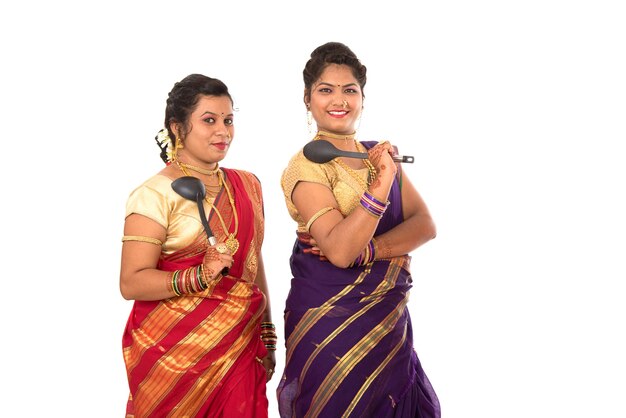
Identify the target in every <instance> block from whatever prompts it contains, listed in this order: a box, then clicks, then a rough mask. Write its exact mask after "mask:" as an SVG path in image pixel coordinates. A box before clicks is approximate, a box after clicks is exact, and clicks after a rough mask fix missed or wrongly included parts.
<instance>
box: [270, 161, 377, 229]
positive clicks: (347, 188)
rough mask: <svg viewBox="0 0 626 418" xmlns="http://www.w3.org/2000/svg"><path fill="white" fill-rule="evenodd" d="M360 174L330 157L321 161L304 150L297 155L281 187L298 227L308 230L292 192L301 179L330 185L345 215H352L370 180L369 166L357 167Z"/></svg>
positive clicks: (283, 176)
mask: <svg viewBox="0 0 626 418" xmlns="http://www.w3.org/2000/svg"><path fill="white" fill-rule="evenodd" d="M353 172H354V173H356V175H358V176H360V177H361V179H360V180H358V179H356V178H354V177H353V175H351V174H350V173H348V172H347V171H346V170H345V169H344V168H343V167H342V166H340V165H339V164H338V163H337V162H335V161H334V160H333V161H330V162H328V163H325V164H318V163H314V162H311V161H309V160H307V159H306V157H305V156H304V154H303V153H302V150H300V151H299V152H298V153H297V154H296V155H294V156H293V157H292V158H291V160H290V161H289V164H288V165H287V168H285V170H284V171H283V174H282V177H281V187H282V190H283V194H284V197H285V202H286V204H287V210H288V211H289V215H290V216H291V217H292V218H293V220H294V221H296V222H297V223H298V231H305V230H306V228H305V225H306V222H305V221H304V220H303V219H302V218H301V216H300V214H299V213H298V210H297V209H296V207H295V205H294V204H293V201H292V200H291V194H292V192H293V189H294V188H295V187H296V185H297V184H298V183H299V182H301V181H306V182H311V183H318V184H321V185H324V186H326V187H328V188H329V189H330V190H331V192H332V193H333V195H334V196H335V200H336V201H337V204H338V208H339V211H340V212H341V214H342V215H343V216H348V215H349V214H350V212H352V211H353V210H354V208H355V207H356V206H357V205H358V204H359V199H360V197H361V195H362V194H363V191H364V188H363V185H362V184H363V183H365V181H366V180H367V176H368V170H367V168H365V166H364V167H363V169H358V170H353Z"/></svg>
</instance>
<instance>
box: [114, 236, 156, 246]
mask: <svg viewBox="0 0 626 418" xmlns="http://www.w3.org/2000/svg"><path fill="white" fill-rule="evenodd" d="M124 241H139V242H147V243H150V244H154V245H163V243H162V242H161V241H160V240H158V239H156V238H152V237H143V236H141V235H124V236H123V237H122V242H124Z"/></svg>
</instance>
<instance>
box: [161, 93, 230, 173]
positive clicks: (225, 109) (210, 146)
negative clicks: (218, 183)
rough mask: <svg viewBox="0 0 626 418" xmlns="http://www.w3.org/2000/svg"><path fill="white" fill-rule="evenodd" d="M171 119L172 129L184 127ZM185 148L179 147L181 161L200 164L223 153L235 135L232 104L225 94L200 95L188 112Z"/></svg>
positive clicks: (219, 157) (219, 159) (214, 161)
mask: <svg viewBox="0 0 626 418" xmlns="http://www.w3.org/2000/svg"><path fill="white" fill-rule="evenodd" d="M179 128H181V127H180V126H179V125H178V124H177V123H172V131H174V132H183V131H185V130H181V129H179ZM186 131H187V135H185V136H184V137H183V144H184V148H182V149H180V150H179V151H178V158H180V161H181V162H184V163H186V164H191V165H199V166H203V167H207V166H211V165H213V164H214V163H216V162H218V161H221V160H223V159H224V157H226V153H227V152H228V149H229V147H230V143H231V141H232V139H233V138H234V136H235V127H234V124H233V106H232V103H231V100H230V98H229V97H228V96H205V95H202V96H200V98H199V100H198V103H197V105H196V107H195V109H194V110H193V112H192V113H191V115H190V116H189V120H188V122H187V129H186Z"/></svg>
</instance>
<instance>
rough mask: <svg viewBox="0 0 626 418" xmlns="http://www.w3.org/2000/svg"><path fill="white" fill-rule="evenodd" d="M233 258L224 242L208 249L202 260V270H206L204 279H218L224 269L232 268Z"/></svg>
mask: <svg viewBox="0 0 626 418" xmlns="http://www.w3.org/2000/svg"><path fill="white" fill-rule="evenodd" d="M233 262H234V260H233V256H232V255H231V254H230V251H229V250H228V247H226V244H224V243H223V242H220V243H217V244H215V245H212V246H210V247H209V248H207V250H206V253H205V254H204V259H203V260H202V269H203V270H204V278H205V279H206V280H215V279H217V278H218V277H219V276H220V274H221V273H222V270H223V269H224V267H228V268H231V267H232V265H233Z"/></svg>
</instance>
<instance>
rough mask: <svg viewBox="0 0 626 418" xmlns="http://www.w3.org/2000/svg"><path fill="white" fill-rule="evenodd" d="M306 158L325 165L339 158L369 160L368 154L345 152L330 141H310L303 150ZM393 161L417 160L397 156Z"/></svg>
mask: <svg viewBox="0 0 626 418" xmlns="http://www.w3.org/2000/svg"><path fill="white" fill-rule="evenodd" d="M302 152H303V153H304V156H305V157H306V158H307V160H309V161H313V162H314V163H318V164H324V163H327V162H329V161H330V160H333V159H335V158H337V157H348V158H360V159H362V160H364V159H366V158H368V154H367V153H366V152H354V151H344V150H340V149H339V148H337V147H335V146H334V145H333V144H331V143H330V142H328V141H325V140H323V139H316V140H314V141H310V142H309V143H308V144H306V145H305V146H304V148H303V149H302ZM393 160H394V161H395V162H397V163H412V162H413V161H414V160H415V159H414V158H413V157H411V156H409V155H403V156H402V155H396V156H394V157H393Z"/></svg>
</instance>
